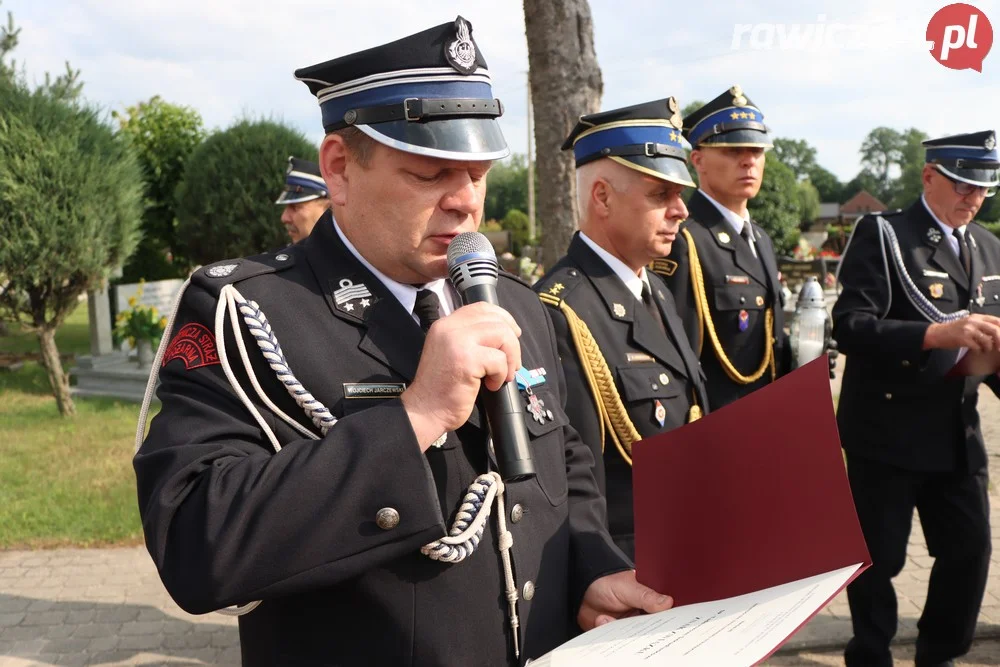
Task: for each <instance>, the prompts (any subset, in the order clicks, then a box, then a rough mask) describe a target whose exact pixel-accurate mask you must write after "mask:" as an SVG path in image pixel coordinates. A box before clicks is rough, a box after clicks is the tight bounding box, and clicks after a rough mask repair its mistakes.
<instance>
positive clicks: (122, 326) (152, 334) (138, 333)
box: [113, 281, 167, 349]
mask: <svg viewBox="0 0 1000 667" xmlns="http://www.w3.org/2000/svg"><path fill="white" fill-rule="evenodd" d="M142 289H143V287H142V282H141V281H140V282H139V292H138V294H136V296H133V297H130V298H129V300H128V305H129V308H128V310H124V311H122V312H120V313H118V317H117V318H116V320H115V328H114V332H113V336H114V339H115V344H121V343H122V341H126V340H127V341H128V343H129V345H131V346H132V347H136V344H137V343H138V341H141V340H148V341H149V342H150V343H151V345H152V347H153V348H154V349H155V348H156V347H157V346H158V345H159V344H160V338H161V337H162V336H163V330H164V329H165V328H166V326H167V318H166V317H161V316H160V314H159V312H157V309H156V307H155V306H144V305H142V304H141V303H139V299H141V298H142Z"/></svg>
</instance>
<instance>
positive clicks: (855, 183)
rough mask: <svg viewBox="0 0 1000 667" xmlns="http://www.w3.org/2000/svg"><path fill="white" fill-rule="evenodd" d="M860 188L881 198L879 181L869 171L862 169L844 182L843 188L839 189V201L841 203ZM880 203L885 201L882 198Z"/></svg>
mask: <svg viewBox="0 0 1000 667" xmlns="http://www.w3.org/2000/svg"><path fill="white" fill-rule="evenodd" d="M862 190H866V191H868V192H869V193H870V194H873V195H875V196H876V197H878V198H879V199H882V195H881V193H880V190H881V183H880V182H879V180H878V178H877V177H876V176H875V175H874V174H872V173H871V172H870V171H868V170H866V169H862V170H861V171H859V172H858V175H857V176H855V177H854V178H852V179H851V180H850V181H848V182H847V183H845V184H844V188H843V190H841V191H840V192H841V193H840V203H841V204H843V203H844V202H846V201H847V200H848V199H850V198H851V197H853V196H854V195H856V194H858V193H859V192H861V191H862ZM882 203H883V204H884V203H885V200H884V199H882Z"/></svg>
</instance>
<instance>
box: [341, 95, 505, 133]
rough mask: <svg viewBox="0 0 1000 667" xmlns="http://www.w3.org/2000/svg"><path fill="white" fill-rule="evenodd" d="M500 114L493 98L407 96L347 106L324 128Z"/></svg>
mask: <svg viewBox="0 0 1000 667" xmlns="http://www.w3.org/2000/svg"><path fill="white" fill-rule="evenodd" d="M502 115H503V103H502V102H501V101H500V100H498V99H496V98H493V99H484V98H465V97H450V98H426V99H425V98H420V97H408V98H406V99H405V100H403V101H402V102H397V103H394V104H383V105H380V106H373V107H359V108H357V109H348V110H347V111H345V112H344V116H343V120H340V121H337V122H335V123H330V124H329V125H327V126H326V128H325V129H326V131H327V132H328V133H329V132H336V131H337V130H342V129H344V128H345V127H348V126H350V125H375V124H378V123H390V122H392V121H397V120H405V121H409V122H411V123H419V122H422V121H425V120H444V119H446V118H498V117H500V116H502Z"/></svg>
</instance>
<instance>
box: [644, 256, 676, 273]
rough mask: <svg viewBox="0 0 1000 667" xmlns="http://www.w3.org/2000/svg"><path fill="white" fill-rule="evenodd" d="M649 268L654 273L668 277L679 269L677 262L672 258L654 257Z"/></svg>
mask: <svg viewBox="0 0 1000 667" xmlns="http://www.w3.org/2000/svg"><path fill="white" fill-rule="evenodd" d="M649 268H650V269H651V270H652V271H653V273H658V274H660V275H661V276H667V277H668V278H669V277H670V276H672V275H674V271H676V270H677V262H675V261H674V260H672V259H663V258H661V259H654V260H653V262H652V264H650V265H649Z"/></svg>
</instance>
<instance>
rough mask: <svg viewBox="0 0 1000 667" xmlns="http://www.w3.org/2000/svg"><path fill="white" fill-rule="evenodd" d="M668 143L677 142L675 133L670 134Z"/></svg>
mask: <svg viewBox="0 0 1000 667" xmlns="http://www.w3.org/2000/svg"><path fill="white" fill-rule="evenodd" d="M670 141H677V133H676V132H671V133H670Z"/></svg>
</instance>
